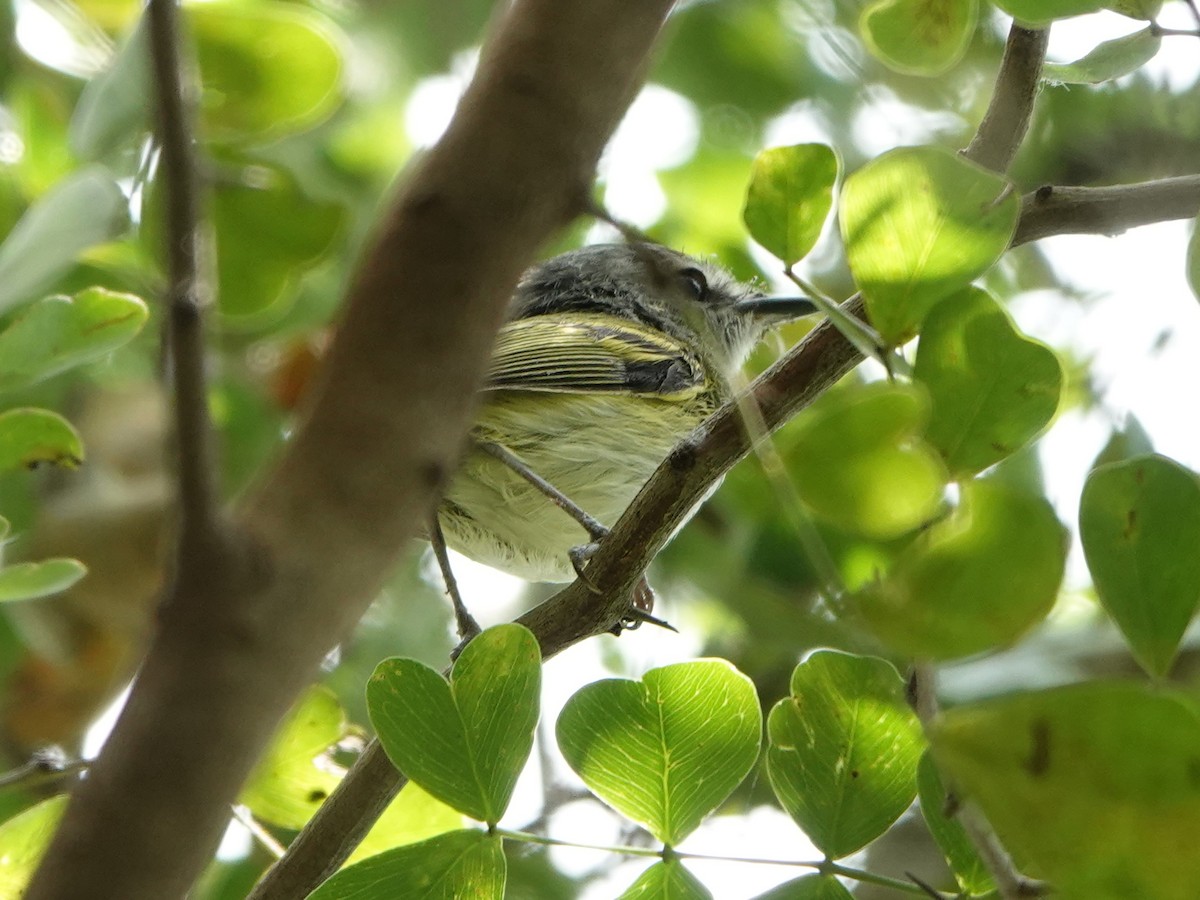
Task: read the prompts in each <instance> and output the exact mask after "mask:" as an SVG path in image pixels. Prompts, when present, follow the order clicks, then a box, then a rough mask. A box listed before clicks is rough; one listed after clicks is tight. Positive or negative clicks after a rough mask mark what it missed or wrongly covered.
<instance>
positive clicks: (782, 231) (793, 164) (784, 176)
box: [742, 144, 841, 266]
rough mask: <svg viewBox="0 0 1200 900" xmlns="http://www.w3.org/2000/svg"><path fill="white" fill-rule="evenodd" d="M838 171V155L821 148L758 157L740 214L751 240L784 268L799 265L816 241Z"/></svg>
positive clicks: (798, 147) (812, 146)
mask: <svg viewBox="0 0 1200 900" xmlns="http://www.w3.org/2000/svg"><path fill="white" fill-rule="evenodd" d="M840 170H841V162H840V161H839V160H838V158H837V154H836V153H834V152H833V148H831V147H827V146H825V145H824V144H797V145H795V146H793V147H774V148H772V149H770V150H764V151H762V152H761V153H760V154H758V156H757V157H755V159H754V167H753V168H752V169H751V170H750V187H749V188H748V189H747V191H746V208H745V210H744V211H743V213H742V218H743V219H745V222H746V227H747V228H748V229H749V230H750V236H751V237H752V238H754V240H756V241H758V242H759V243H760V244H762V245H763V247H765V248H766V249H767V250H769V251H770V252H771V253H773V254H774V255H775V256H777V257H778V258H779V259H781V260H783V264H784V265H785V266H792V265H794V264H795V263H797V262H799V261H800V260H801V259H803V258H804V257H805V256H807V255H808V252H809V251H810V250H812V248H813V244H815V243H816V242H817V238H819V237H820V236H821V229H822V228H823V227H824V225H825V220H826V219H827V218H828V217H829V210H830V209H831V208H832V206H833V186H834V185H835V184H836V183H837V178H838V172H839V171H840Z"/></svg>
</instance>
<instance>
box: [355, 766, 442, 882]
mask: <svg viewBox="0 0 1200 900" xmlns="http://www.w3.org/2000/svg"><path fill="white" fill-rule="evenodd" d="M463 824H464V822H463V815H462V813H460V812H458V811H456V810H455V809H453V808H452V807H449V806H447V805H446V804H445V803H443V802H442V801H441V800H438V799H437V798H436V797H433V796H432V795H430V794H429V793H428V792H426V791H423V790H422V789H421V786H420V785H418V784H414V783H413V782H411V781H410V782H409V783H408V784H406V785H405V786H404V789H403V790H401V791H400V793H399V794H398V795H397V796H396V799H395V800H393V801H392V802H391V803H389V804H388V806H387V809H385V810H384V811H383V815H381V816H380V817H379V818H378V819H376V820H375V824H374V825H372V826H371V830H370V831H368V832H367V836H366V837H365V838H363V839H362V841H361V842H360V843H359V845H358V846H357V847H355V848H354V852H353V853H351V854H350V858H349V859H348V860H347V862H346V864H347V865H353V864H354V863H356V862H358V861H359V860H362V859H366V858H367V857H368V856H375V855H376V854H377V853H382V852H383V851H385V850H391V849H392V848H394V847H403V846H404V845H406V844H414V843H416V842H417V841H424V840H428V839H429V838H431V837H435V836H436V835H439V834H445V833H446V832H447V831H455V830H457V829H459V828H462V827H463Z"/></svg>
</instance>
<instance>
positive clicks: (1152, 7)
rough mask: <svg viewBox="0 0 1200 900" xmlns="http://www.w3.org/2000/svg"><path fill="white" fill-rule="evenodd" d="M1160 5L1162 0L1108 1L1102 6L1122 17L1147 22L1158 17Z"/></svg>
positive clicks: (1160, 9)
mask: <svg viewBox="0 0 1200 900" xmlns="http://www.w3.org/2000/svg"><path fill="white" fill-rule="evenodd" d="M1162 5H1163V0H1108V2H1106V3H1105V4H1104V6H1105V8H1106V9H1111V10H1113V12H1119V13H1120V14H1121V15H1123V16H1129V17H1130V18H1131V19H1145V20H1147V21H1149V20H1151V19H1155V18H1157V17H1158V14H1159V12H1161V11H1162Z"/></svg>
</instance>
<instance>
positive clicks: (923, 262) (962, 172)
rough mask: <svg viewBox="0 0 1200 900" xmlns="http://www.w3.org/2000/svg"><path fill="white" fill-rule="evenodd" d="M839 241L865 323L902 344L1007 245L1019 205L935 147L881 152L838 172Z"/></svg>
mask: <svg viewBox="0 0 1200 900" xmlns="http://www.w3.org/2000/svg"><path fill="white" fill-rule="evenodd" d="M840 209H841V212H840V216H839V221H840V222H841V226H842V239H843V241H844V242H845V244H846V259H847V261H848V262H849V264H850V271H851V272H852V273H853V275H854V281H855V283H856V284H857V285H858V286H859V288H860V289H861V290H862V292H863V296H864V297H865V299H866V302H867V311H868V312H869V313H870V319H871V324H872V325H874V326H875V328H876V329H877V330H878V331H879V333H880V334H881V335H882V336H883V337H884V338H885V339H887V340H889V341H892V342H894V343H900V342H902V341H905V340H907V339H908V338H910V337H912V336H913V335H914V334H916V332H917V329H918V328H919V327H920V325H921V322H922V321H923V320H924V318H925V315H926V314H927V313H928V312H929V311H930V310H931V309H933V307H934V306H935V305H936V304H937V302H938V301H939V300H941V299H942V298H943V297H947V296H949V295H950V294H952V293H954V291H956V290H958V289H959V288H962V287H965V286H966V285H967V284H969V283H970V282H971V280H972V279H974V278H976V277H978V276H979V275H982V274H983V273H984V272H985V271H987V270H988V269H989V268H991V266H992V264H993V263H995V262H996V260H998V259H999V258H1000V255H1001V254H1002V253H1003V252H1004V251H1005V250H1006V249H1007V248H1008V243H1009V241H1010V240H1011V239H1012V234H1013V229H1014V228H1015V227H1016V224H1017V216H1018V214H1019V212H1020V197H1019V196H1018V195H1017V193H1016V192H1014V191H1012V189H1011V185H1010V184H1009V183H1008V182H1007V181H1006V180H1005V179H1004V178H1002V177H1001V176H999V175H997V174H996V173H995V172H990V171H988V170H987V169H984V168H982V167H980V166H977V165H975V164H974V163H971V162H968V161H967V160H965V159H963V158H962V157H959V156H956V155H954V154H953V153H950V152H949V151H947V150H944V149H941V148H938V147H904V148H901V149H899V150H892V151H891V152H889V153H885V154H884V155H883V156H881V157H879V158H878V159H875V160H873V161H872V162H870V163H867V165H865V166H863V167H862V168H861V169H859V170H858V171H857V172H855V173H854V174H853V175H851V176H850V177H849V178H847V179H846V184H845V187H843V188H842V197H841V207H840Z"/></svg>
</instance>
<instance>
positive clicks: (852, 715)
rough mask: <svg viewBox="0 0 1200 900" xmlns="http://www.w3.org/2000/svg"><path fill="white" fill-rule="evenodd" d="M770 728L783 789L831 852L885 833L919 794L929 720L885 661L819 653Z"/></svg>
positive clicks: (777, 784)
mask: <svg viewBox="0 0 1200 900" xmlns="http://www.w3.org/2000/svg"><path fill="white" fill-rule="evenodd" d="M767 737H768V744H767V774H768V776H770V779H771V787H772V788H774V790H775V795H776V796H777V797H778V798H779V802H780V803H782V804H783V808H784V809H785V810H787V812H788V813H789V814H790V815H791V817H792V818H793V819H795V820H796V823H797V824H798V825H799V826H800V827H801V828H802V829H804V832H805V834H807V835H808V836H809V838H811V840H812V842H813V843H814V844H815V845H816V846H817V847H818V848H819V849H820V850H821V852H822V853H824V854H826V855H827V856H829V857H830V858H831V859H838V858H840V857H843V856H846V855H848V854H850V853H853V852H854V851H855V850H858V849H859V848H861V847H864V846H866V845H867V844H868V843H870V842H871V841H873V840H874V839H875V838H877V837H879V835H881V834H883V832H885V831H886V830H887V828H888V826H889V825H891V824H892V822H894V821H896V819H897V818H899V816H900V814H901V813H903V812H904V811H905V810H906V809H908V807H909V805H910V804H911V803H912V801H913V797H914V796H916V793H917V782H916V776H917V760H918V759H919V758H920V756H921V750H922V745H923V743H924V741H923V740H922V737H921V725H920V723H919V722H918V721H917V718H916V716H915V715H914V714H913V712H912V710H911V709H910V708H909V706H908V704H907V702H906V701H905V698H904V682H903V680H902V679H901V678H900V676H899V674H897V672H896V670H895V669H894V668H892V665H891V664H890V663H888V662H887V661H885V660H882V659H875V658H872V657H867V656H851V655H850V654H847V653H840V652H835V651H830V650H822V651H819V652H817V653H814V654H813V655H812V656H810V657H809V658H808V659H807V660H806V661H804V662H802V663H801V664H800V665H798V666H796V668H795V670H794V671H793V672H792V684H791V696H790V697H788V698H786V699H784V700H780V701H779V702H778V703H777V704H775V707H774V708H773V709H772V710H771V715H770V716H769V717H768V718H767Z"/></svg>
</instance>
